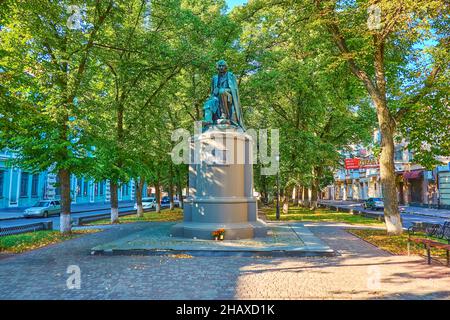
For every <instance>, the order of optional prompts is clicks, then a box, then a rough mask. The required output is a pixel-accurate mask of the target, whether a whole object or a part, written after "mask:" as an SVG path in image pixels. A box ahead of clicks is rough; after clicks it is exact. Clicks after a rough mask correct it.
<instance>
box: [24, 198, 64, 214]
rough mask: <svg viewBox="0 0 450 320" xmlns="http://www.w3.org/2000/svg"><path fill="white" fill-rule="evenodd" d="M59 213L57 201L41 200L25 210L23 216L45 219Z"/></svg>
mask: <svg viewBox="0 0 450 320" xmlns="http://www.w3.org/2000/svg"><path fill="white" fill-rule="evenodd" d="M60 213H61V203H60V202H59V201H57V200H41V201H39V202H37V203H36V204H35V205H34V206H32V207H31V208H28V209H25V211H24V213H23V216H24V217H25V218H31V217H44V218H47V217H49V216H51V215H53V214H60Z"/></svg>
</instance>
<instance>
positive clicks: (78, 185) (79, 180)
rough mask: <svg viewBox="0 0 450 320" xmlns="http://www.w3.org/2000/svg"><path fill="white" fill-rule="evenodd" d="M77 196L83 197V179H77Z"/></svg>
mask: <svg viewBox="0 0 450 320" xmlns="http://www.w3.org/2000/svg"><path fill="white" fill-rule="evenodd" d="M77 196H79V197H80V196H81V179H78V178H77Z"/></svg>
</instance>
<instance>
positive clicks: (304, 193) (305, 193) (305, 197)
mask: <svg viewBox="0 0 450 320" xmlns="http://www.w3.org/2000/svg"><path fill="white" fill-rule="evenodd" d="M302 205H303V207H308V206H309V199H308V189H307V188H306V187H303V190H302Z"/></svg>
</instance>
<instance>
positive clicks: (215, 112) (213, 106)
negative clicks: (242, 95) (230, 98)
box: [203, 97, 220, 123]
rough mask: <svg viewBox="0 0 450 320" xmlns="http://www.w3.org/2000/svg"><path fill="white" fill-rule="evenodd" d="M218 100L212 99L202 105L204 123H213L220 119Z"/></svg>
mask: <svg viewBox="0 0 450 320" xmlns="http://www.w3.org/2000/svg"><path fill="white" fill-rule="evenodd" d="M219 113H220V110H219V100H218V99H217V98H216V97H212V98H211V99H209V100H207V101H206V102H205V104H204V105H203V121H204V122H206V123H213V122H214V121H215V120H217V119H218V118H219V117H220V114H219Z"/></svg>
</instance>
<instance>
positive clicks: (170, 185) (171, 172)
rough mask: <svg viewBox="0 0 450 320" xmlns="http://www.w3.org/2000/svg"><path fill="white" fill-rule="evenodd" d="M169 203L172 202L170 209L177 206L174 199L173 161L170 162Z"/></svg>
mask: <svg viewBox="0 0 450 320" xmlns="http://www.w3.org/2000/svg"><path fill="white" fill-rule="evenodd" d="M169 203H170V207H169V210H173V209H174V208H175V204H174V201H173V166H172V162H171V163H170V167H169Z"/></svg>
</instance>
